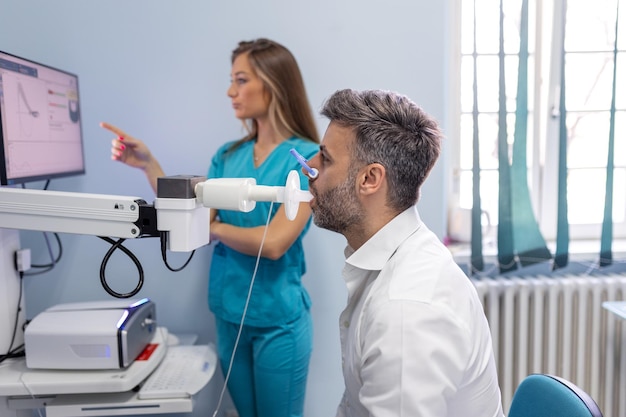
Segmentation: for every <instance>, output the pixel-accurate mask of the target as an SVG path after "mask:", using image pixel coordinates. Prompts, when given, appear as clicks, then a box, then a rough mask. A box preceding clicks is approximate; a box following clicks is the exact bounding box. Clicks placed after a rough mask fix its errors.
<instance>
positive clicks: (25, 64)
mask: <svg viewBox="0 0 626 417" xmlns="http://www.w3.org/2000/svg"><path fill="white" fill-rule="evenodd" d="M84 173H85V159H84V151H83V137H82V126H81V114H80V100H79V94H78V76H77V75H75V74H72V73H70V72H67V71H63V70H60V69H57V68H53V67H51V66H48V65H44V64H40V63H37V62H34V61H31V60H28V59H25V58H20V57H17V56H15V55H12V54H9V53H6V52H2V51H0V185H12V184H23V183H26V182H30V181H40V180H49V179H53V178H59V177H66V176H72V175H80V174H84Z"/></svg>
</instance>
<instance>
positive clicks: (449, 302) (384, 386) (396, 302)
mask: <svg viewBox="0 0 626 417" xmlns="http://www.w3.org/2000/svg"><path fill="white" fill-rule="evenodd" d="M321 113H322V115H324V116H326V117H327V118H328V119H329V120H330V123H329V125H328V128H327V130H326V133H325V135H324V139H323V141H322V145H321V147H320V152H319V153H318V154H317V155H316V156H315V157H314V158H312V159H311V161H310V166H311V167H312V168H315V169H317V170H318V171H319V173H318V176H317V177H316V178H315V179H312V180H310V191H311V193H312V194H313V200H311V203H310V204H311V209H312V211H313V220H314V222H315V224H316V225H318V226H319V227H322V228H325V229H328V230H332V231H335V232H338V233H341V234H342V235H344V236H345V238H346V239H347V244H348V246H347V247H346V249H345V256H346V264H345V267H344V270H343V278H344V280H345V282H346V285H347V288H348V304H347V306H346V309H345V310H344V311H343V312H342V314H341V317H340V334H341V349H342V363H343V365H342V366H343V375H344V381H345V391H344V395H343V399H342V401H341V404H340V405H339V408H338V411H337V416H346V417H348V416H349V417H352V416H354V417H356V416H375V417H392V416H393V417H403V416H405V417H406V416H412V417H414V416H429V417H445V416H450V417H452V416H454V417H459V416H463V417H500V416H503V412H502V403H501V398H500V389H499V387H498V377H497V373H496V366H495V361H494V354H493V348H492V343H491V335H490V332H489V325H488V323H487V320H486V318H485V315H484V312H483V308H482V305H481V302H480V300H479V298H478V296H477V294H476V290H475V288H474V286H473V284H472V283H471V282H470V280H469V278H468V277H467V276H466V275H465V274H464V273H463V272H462V271H461V269H460V268H459V267H458V265H457V264H456V263H455V262H454V259H453V258H452V256H451V254H450V252H449V250H448V249H447V248H446V247H445V246H444V245H443V244H442V243H441V241H440V240H439V239H438V238H437V236H436V235H435V234H434V233H433V232H431V231H430V230H429V229H428V228H427V227H426V225H425V224H424V223H423V222H422V221H421V219H420V217H419V214H418V212H417V209H416V207H415V205H416V203H417V201H418V199H419V193H420V187H421V186H422V184H423V183H424V180H425V179H426V177H427V176H428V174H429V173H430V171H431V169H432V168H433V166H434V164H435V162H436V161H437V159H438V157H439V154H440V151H441V141H442V134H441V131H440V129H439V127H438V124H437V122H436V121H435V120H434V119H433V118H431V117H430V116H429V115H428V114H426V113H425V112H424V111H423V110H422V109H421V108H419V107H418V106H417V105H416V104H415V103H413V102H412V101H411V100H410V99H408V98H407V97H405V96H403V95H399V94H396V93H393V92H386V91H378V90H376V91H361V92H359V91H354V90H341V91H337V92H336V93H334V94H333V95H332V96H331V97H330V98H329V99H328V100H327V102H326V103H325V105H324V107H323V109H322V112H321Z"/></svg>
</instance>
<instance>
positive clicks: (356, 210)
mask: <svg viewBox="0 0 626 417" xmlns="http://www.w3.org/2000/svg"><path fill="white" fill-rule="evenodd" d="M355 179H356V172H352V173H350V174H349V175H348V178H347V179H346V180H345V181H344V182H343V183H341V184H340V185H338V186H337V187H335V188H331V189H330V190H327V191H325V192H323V193H320V194H317V193H316V194H314V195H315V204H314V206H313V207H312V210H313V222H314V223H315V224H316V225H317V226H318V227H321V228H323V229H328V230H330V231H333V232H337V233H343V232H345V231H346V230H347V229H348V228H350V227H352V226H354V225H355V224H359V223H360V221H361V219H362V218H363V208H362V206H361V203H360V202H359V200H358V199H357V196H356V192H355V191H354V183H355Z"/></svg>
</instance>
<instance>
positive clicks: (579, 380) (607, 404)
mask: <svg viewBox="0 0 626 417" xmlns="http://www.w3.org/2000/svg"><path fill="white" fill-rule="evenodd" d="M472 281H473V282H474V284H475V286H476V289H477V290H478V294H479V296H480V298H481V300H482V302H483V306H484V309H485V314H486V315H487V320H488V321H489V325H490V327H491V334H492V337H493V345H494V352H495V357H496V364H497V367H498V376H499V382H500V388H501V391H502V403H503V407H504V410H505V412H507V413H508V409H509V406H510V404H511V399H512V397H513V393H514V391H515V388H516V387H517V386H518V385H519V383H520V382H521V380H522V379H523V378H524V377H525V376H527V375H529V374H531V373H548V374H553V375H558V376H561V377H564V378H566V379H569V380H570V381H572V382H574V383H575V384H576V385H578V386H579V387H580V388H582V389H584V390H585V391H586V392H588V393H589V394H590V395H591V396H592V397H593V398H594V399H595V400H596V402H597V403H598V405H599V406H600V409H601V410H602V411H603V414H604V416H605V417H611V416H615V417H617V416H626V330H625V329H626V328H625V327H624V326H625V325H626V320H623V319H621V318H619V317H618V316H616V315H615V314H613V313H610V312H609V311H607V310H605V309H604V308H602V302H604V301H617V300H625V299H626V275H605V276H597V277H595V276H574V275H572V276H565V277H539V276H538V277H526V278H519V277H497V278H480V279H472Z"/></svg>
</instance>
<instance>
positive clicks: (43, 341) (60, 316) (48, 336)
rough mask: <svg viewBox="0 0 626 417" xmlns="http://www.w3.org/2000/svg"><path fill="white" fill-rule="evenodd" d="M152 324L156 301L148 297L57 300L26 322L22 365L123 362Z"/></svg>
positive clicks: (114, 365)
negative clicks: (24, 358) (73, 301)
mask: <svg viewBox="0 0 626 417" xmlns="http://www.w3.org/2000/svg"><path fill="white" fill-rule="evenodd" d="M156 329H157V323H156V309H155V305H154V302H152V301H151V300H149V299H147V298H144V299H141V300H128V299H126V300H111V301H92V302H81V303H67V304H58V305H55V306H53V307H50V308H48V309H47V310H45V311H43V312H41V313H39V314H38V315H37V316H35V317H34V318H33V320H32V321H31V322H30V323H29V324H28V326H27V327H26V330H25V331H24V344H25V351H26V366H27V367H28V368H32V369H67V370H78V369H121V368H126V367H128V366H129V365H130V364H131V363H133V361H134V360H135V359H136V358H137V357H138V356H139V354H140V353H142V351H144V349H145V348H146V347H147V346H148V345H149V344H150V342H151V341H152V340H153V338H154V332H155V331H156Z"/></svg>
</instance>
